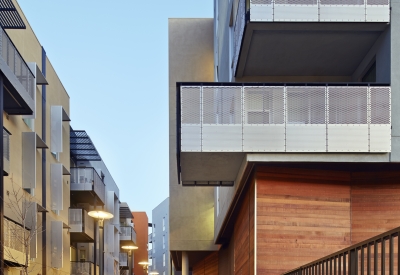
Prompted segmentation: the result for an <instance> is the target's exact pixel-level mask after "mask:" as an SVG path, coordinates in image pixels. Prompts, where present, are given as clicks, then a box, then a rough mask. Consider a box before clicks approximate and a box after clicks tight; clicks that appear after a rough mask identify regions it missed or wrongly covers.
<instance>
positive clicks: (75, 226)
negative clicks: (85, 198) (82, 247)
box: [68, 208, 94, 243]
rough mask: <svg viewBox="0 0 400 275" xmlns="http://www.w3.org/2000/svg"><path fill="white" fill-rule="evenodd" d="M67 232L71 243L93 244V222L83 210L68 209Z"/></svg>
mask: <svg viewBox="0 0 400 275" xmlns="http://www.w3.org/2000/svg"><path fill="white" fill-rule="evenodd" d="M68 212H69V217H68V219H69V220H68V221H69V227H70V229H69V232H70V236H71V242H81V243H82V242H93V240H94V220H93V218H92V217H90V216H89V215H88V213H87V211H86V210H85V209H81V208H69V210H68Z"/></svg>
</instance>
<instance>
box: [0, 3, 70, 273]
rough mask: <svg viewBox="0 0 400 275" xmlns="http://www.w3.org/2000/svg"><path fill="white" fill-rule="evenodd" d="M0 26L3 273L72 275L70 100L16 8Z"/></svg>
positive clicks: (0, 15) (3, 9) (5, 6)
mask: <svg viewBox="0 0 400 275" xmlns="http://www.w3.org/2000/svg"><path fill="white" fill-rule="evenodd" d="M0 25H1V30H0V52H1V54H0V71H1V73H0V94H1V95H0V96H1V109H2V115H1V123H0V124H1V128H3V143H2V147H1V150H0V151H1V154H2V155H3V158H2V162H1V166H2V169H1V171H2V173H3V174H2V176H1V177H0V197H1V198H2V200H1V204H0V236H1V239H0V244H1V249H0V251H1V253H0V270H1V271H2V272H4V273H6V274H20V271H21V269H23V267H24V266H27V265H28V266H29V271H30V272H32V273H34V274H43V275H45V274H54V272H58V273H69V271H70V266H69V235H68V229H67V228H68V208H69V205H70V193H69V192H70V190H69V186H70V185H69V181H70V178H69V170H70V150H69V130H70V128H69V109H70V108H69V96H68V93H67V92H66V90H65V89H64V87H63V85H62V83H61V81H60V80H59V78H58V76H57V74H56V72H55V70H54V68H53V66H52V64H51V63H50V60H49V59H48V57H47V56H46V51H45V48H44V47H43V46H42V45H41V44H40V42H39V41H38V40H37V38H36V36H35V34H34V32H33V30H32V29H31V27H30V26H29V23H28V22H27V20H26V18H25V17H24V15H23V13H22V11H21V10H20V8H19V6H18V4H17V3H16V2H14V1H10V0H4V1H1V2H0ZM24 237H25V238H24ZM27 255H28V257H26V256H27Z"/></svg>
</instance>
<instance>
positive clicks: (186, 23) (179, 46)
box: [168, 19, 218, 251]
mask: <svg viewBox="0 0 400 275" xmlns="http://www.w3.org/2000/svg"><path fill="white" fill-rule="evenodd" d="M213 26H214V22H213V19H169V26H168V27H169V30H168V31H169V122H170V123H169V149H170V150H169V186H170V188H169V193H170V207H169V213H170V215H169V219H170V220H169V225H170V235H169V236H170V240H169V244H170V250H171V251H191V250H197V251H202V250H205V251H210V250H217V249H218V247H217V246H216V245H214V242H213V240H214V190H213V188H209V187H182V185H180V184H178V178H177V159H176V82H181V81H196V82H212V81H214V45H213Z"/></svg>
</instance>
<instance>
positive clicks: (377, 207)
mask: <svg viewBox="0 0 400 275" xmlns="http://www.w3.org/2000/svg"><path fill="white" fill-rule="evenodd" d="M399 179H400V173H399V172H379V173H371V172H368V173H353V184H352V188H351V201H352V205H351V209H352V221H351V231H352V241H353V243H358V242H361V241H363V240H365V239H368V238H371V237H373V236H375V235H378V234H380V233H383V232H385V231H389V230H391V229H393V228H395V227H398V226H400V181H399Z"/></svg>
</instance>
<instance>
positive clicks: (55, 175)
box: [50, 163, 63, 210]
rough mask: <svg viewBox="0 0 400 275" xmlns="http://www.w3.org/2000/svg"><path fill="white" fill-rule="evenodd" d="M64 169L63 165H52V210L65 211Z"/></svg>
mask: <svg viewBox="0 0 400 275" xmlns="http://www.w3.org/2000/svg"><path fill="white" fill-rule="evenodd" d="M62 176H63V168H62V164H61V163H52V164H51V166H50V180H51V190H50V192H51V197H50V199H51V203H50V207H51V210H63V186H62V184H63V180H62Z"/></svg>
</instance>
